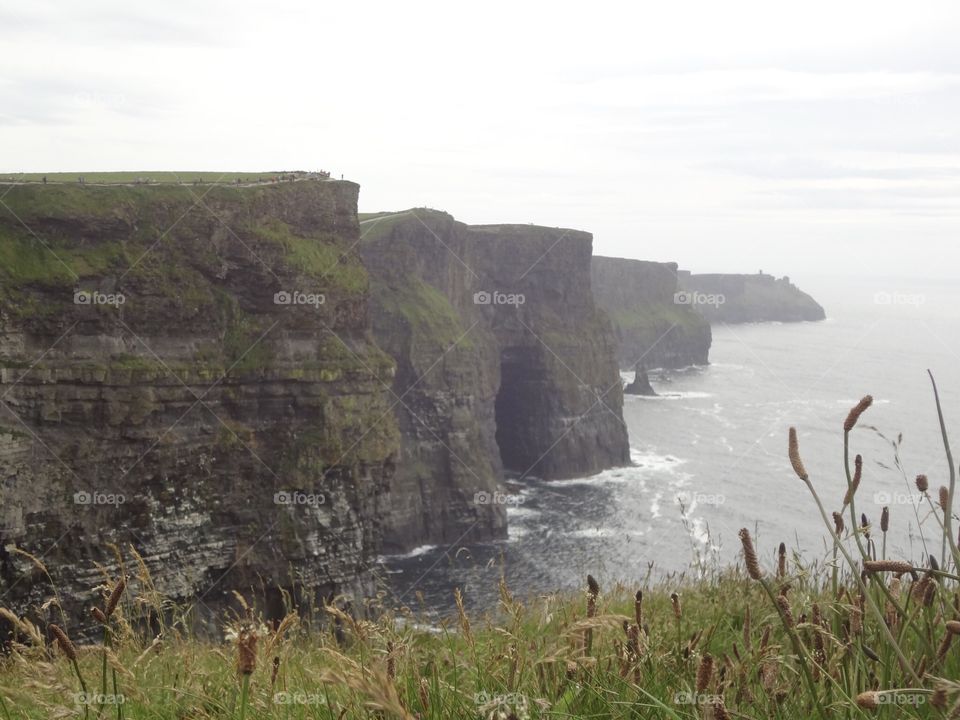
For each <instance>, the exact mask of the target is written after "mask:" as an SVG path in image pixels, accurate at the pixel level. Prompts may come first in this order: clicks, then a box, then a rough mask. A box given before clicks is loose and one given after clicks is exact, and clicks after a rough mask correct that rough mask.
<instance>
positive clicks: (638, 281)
mask: <svg viewBox="0 0 960 720" xmlns="http://www.w3.org/2000/svg"><path fill="white" fill-rule="evenodd" d="M591 276H592V282H593V296H594V297H595V298H596V301H597V305H599V306H600V307H601V308H603V309H604V310H606V312H607V314H608V315H609V316H610V318H611V320H612V321H613V327H614V332H615V334H616V338H617V348H618V349H617V359H618V361H619V364H620V367H621V368H623V369H625V370H628V369H633V368H634V367H635V366H636V365H638V364H642V365H644V366H646V367H648V368H656V367H661V368H678V367H686V366H688V365H704V364H706V363H707V362H708V355H709V352H710V342H711V333H710V325H709V323H708V322H707V321H706V320H704V318H703V317H702V316H701V315H700V314H699V313H698V312H697V311H696V310H695V309H694V308H693V306H692V305H691V304H689V303H687V302H685V296H684V295H683V294H682V293H681V292H680V286H679V282H678V271H677V265H676V263H658V262H647V261H643V260H628V259H624V258H611V257H600V256H597V257H594V258H593V262H592V263H591Z"/></svg>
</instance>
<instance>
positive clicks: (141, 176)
mask: <svg viewBox="0 0 960 720" xmlns="http://www.w3.org/2000/svg"><path fill="white" fill-rule="evenodd" d="M284 174H289V173H283V172H223V171H210V172H201V171H198V170H191V171H185V172H174V171H157V170H147V171H142V172H89V173H87V172H84V173H66V172H57V173H0V183H5V182H15V183H41V184H42V183H43V178H44V177H46V178H47V182H48V183H65V184H71V185H74V184H76V185H79V182H78V178H80V177H81V176H82V177H83V178H84V181H85V182H86V183H88V184H99V183H104V184H111V185H114V184H131V183H137V182H150V183H158V184H166V185H176V184H178V183H194V182H196V183H200V182H202V183H205V184H210V183H221V184H225V185H229V184H230V183H236V181H237V180H238V179H239V180H240V181H241V182H258V181H260V180H263V181H268V180H270V179H271V178H275V177H278V176H280V175H284Z"/></svg>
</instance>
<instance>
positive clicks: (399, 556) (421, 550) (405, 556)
mask: <svg viewBox="0 0 960 720" xmlns="http://www.w3.org/2000/svg"><path fill="white" fill-rule="evenodd" d="M438 547H440V546H439V545H419V546H417V547H415V548H414V549H413V550H410V551H409V552H405V553H396V554H393V555H381V556H380V557H378V558H377V562H379V563H384V562H389V561H390V560H409V559H410V558H415V557H420V556H421V555H426V554H427V553H428V552H430V551H431V550H436V549H437V548H438Z"/></svg>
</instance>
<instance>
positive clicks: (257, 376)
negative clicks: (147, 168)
mask: <svg viewBox="0 0 960 720" xmlns="http://www.w3.org/2000/svg"><path fill="white" fill-rule="evenodd" d="M357 194H358V186H357V185H355V184H353V183H349V182H329V181H328V182H322V181H305V182H296V183H285V184H280V185H271V186H266V187H250V188H247V187H243V188H239V187H238V188H229V187H223V186H217V187H214V186H199V187H194V188H189V187H185V186H155V187H150V188H139V187H132V186H131V187H122V186H119V187H94V186H86V187H80V186H48V187H39V186H18V187H12V188H10V187H8V188H5V189H4V203H5V205H6V206H7V208H9V211H7V210H6V209H4V210H0V397H2V402H0V594H2V595H4V605H8V606H12V607H16V608H27V607H36V606H39V605H40V603H42V602H43V601H45V600H46V599H48V598H49V597H50V596H51V595H52V588H51V587H50V584H49V583H48V582H47V580H46V578H45V576H44V575H43V573H42V572H40V571H39V570H38V569H37V567H35V566H34V564H33V563H32V562H31V561H30V560H29V559H28V558H27V557H25V556H23V555H22V554H19V553H17V552H15V548H19V549H22V550H25V551H27V552H29V553H31V554H33V555H34V556H36V557H37V558H41V559H42V561H43V563H44V564H45V565H46V566H47V567H48V568H50V570H51V574H52V576H53V578H54V582H55V583H56V585H57V589H58V591H59V594H60V597H61V599H62V601H63V604H64V606H65V610H66V611H67V613H68V614H72V615H74V616H75V617H81V616H83V615H85V614H86V613H85V610H86V608H88V607H89V605H90V604H91V603H92V601H93V599H94V597H95V596H94V594H93V588H94V587H95V586H97V585H98V584H100V582H101V580H102V576H101V574H100V572H99V571H98V570H97V567H96V565H97V564H99V565H100V566H101V567H103V568H104V570H105V571H106V572H107V573H109V574H110V575H113V576H116V575H117V574H118V573H119V567H118V563H117V560H116V556H115V553H114V551H113V549H112V547H111V546H115V547H116V548H119V549H120V550H121V551H122V552H123V555H124V557H125V558H126V562H127V563H128V571H130V570H132V571H133V572H136V571H135V564H134V563H133V562H132V559H131V555H132V554H131V552H130V548H131V547H132V548H135V549H136V551H137V552H138V553H139V554H140V555H141V556H142V558H143V563H144V566H143V567H144V568H145V569H146V570H147V571H149V574H150V576H151V577H152V581H153V583H154V584H155V587H156V589H157V590H158V591H159V592H160V593H162V594H164V595H166V596H168V597H170V598H172V599H174V600H193V601H196V608H197V609H198V610H199V611H201V615H203V614H204V612H205V611H207V610H209V614H211V615H212V614H214V613H216V612H217V611H218V610H219V609H220V608H221V607H222V606H223V604H224V603H226V602H227V601H228V600H229V592H230V590H232V589H240V590H244V589H247V590H249V589H250V588H254V589H255V590H254V591H255V592H256V591H259V590H260V589H262V588H264V587H265V588H272V589H270V590H268V596H269V597H268V605H269V603H270V601H271V598H272V602H274V603H275V605H276V606H277V607H274V608H273V610H274V611H275V612H277V611H280V610H281V609H280V607H279V605H280V592H279V590H278V589H279V588H282V589H284V590H287V591H289V592H291V593H292V594H293V596H294V597H295V598H296V599H298V600H300V601H301V602H308V601H310V600H313V601H315V602H319V600H320V599H321V598H322V597H330V596H332V595H333V594H334V593H348V594H351V593H352V594H358V595H359V594H365V593H369V592H370V591H371V590H372V589H373V586H372V582H373V580H372V575H371V572H370V569H371V567H372V565H373V563H374V561H375V555H376V553H377V552H378V550H379V546H380V535H381V527H380V522H379V518H380V517H381V516H382V513H383V510H382V500H383V498H382V496H383V494H384V492H385V488H386V486H387V485H388V484H389V482H390V479H391V477H392V475H393V471H394V464H395V459H396V452H397V448H398V431H397V426H396V422H395V420H394V418H393V415H392V413H391V411H390V401H391V398H390V395H389V385H390V383H391V382H392V376H393V370H394V366H393V362H392V361H391V359H390V358H389V357H388V356H387V355H385V354H384V353H383V352H381V351H380V350H379V349H378V348H377V346H376V344H375V342H374V341H373V339H372V337H371V334H370V320H369V309H368V278H367V274H366V271H365V270H364V268H363V266H362V264H361V261H360V259H359V257H358V255H357V253H356V252H355V251H354V250H352V249H351V248H353V247H354V245H355V243H356V242H357V241H358V239H359V226H358V222H357V216H356V205H357ZM78 292H80V293H87V292H89V293H90V294H82V295H79V296H77V295H76V293H78ZM277 293H287V295H279V296H277V295H276V294H277ZM298 293H299V295H298ZM119 295H122V296H123V298H124V302H123V303H122V304H119V302H118V297H119ZM111 297H112V298H113V303H112V304H111V302H110V298H111ZM311 298H312V300H311ZM268 610H270V608H269V607H268ZM40 619H41V620H42V619H44V618H40Z"/></svg>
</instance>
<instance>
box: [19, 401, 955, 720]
mask: <svg viewBox="0 0 960 720" xmlns="http://www.w3.org/2000/svg"><path fill="white" fill-rule="evenodd" d="M934 397H935V400H936V405H937V410H938V417H939V418H940V423H941V429H942V439H943V444H944V450H945V455H946V458H947V462H948V465H949V467H950V471H949V480H948V482H947V484H945V485H943V487H942V488H939V489H938V490H937V491H936V493H935V494H936V499H935V500H934V499H933V498H931V497H930V482H929V480H928V478H926V477H925V476H920V477H918V478H917V479H916V487H917V489H918V493H921V494H922V497H923V499H924V503H926V506H927V508H928V509H929V515H927V517H926V518H925V519H924V523H923V525H924V527H922V528H921V530H922V531H924V532H926V531H927V530H928V529H929V528H930V527H931V526H934V528H935V529H934V531H933V533H932V534H931V536H929V537H924V546H925V547H928V548H937V549H942V550H941V554H940V558H939V559H938V558H937V557H935V556H933V555H931V556H930V557H929V559H928V560H926V561H925V562H924V563H922V564H920V565H917V564H914V563H912V562H910V561H909V560H908V559H902V558H894V557H887V554H886V534H887V532H889V531H890V526H891V522H892V520H891V517H890V515H889V512H884V513H883V514H882V515H881V520H880V524H879V528H877V527H874V526H873V525H871V523H869V522H868V521H867V519H866V518H865V517H863V516H861V515H858V513H857V496H858V491H859V490H860V488H861V485H863V484H865V482H866V481H865V480H864V479H863V476H862V466H863V460H862V458H859V456H857V458H855V459H854V461H853V462H852V463H851V462H850V455H851V450H852V448H851V445H852V440H851V437H852V433H853V431H854V430H855V428H856V427H857V425H858V423H859V422H860V420H861V417H862V416H863V415H864V414H865V413H867V412H869V408H870V405H871V403H872V400H871V398H869V397H866V398H864V399H863V400H862V401H861V402H860V403H858V404H857V405H856V406H855V407H854V408H853V409H852V410H851V411H850V413H849V415H848V416H847V418H846V420H845V422H844V423H843V426H842V432H843V438H844V452H843V470H842V475H841V477H840V478H839V479H837V480H834V481H832V482H831V481H830V480H827V479H825V480H818V479H817V480H816V486H815V479H814V478H812V477H811V476H810V474H809V473H808V471H807V469H806V466H805V464H804V462H803V457H802V452H801V448H800V446H799V441H798V433H797V432H796V431H795V430H794V429H791V430H790V433H789V435H788V439H787V458H788V460H789V466H790V467H792V468H793V471H794V473H795V474H796V476H797V478H798V479H799V482H801V483H803V484H804V485H805V486H806V487H807V489H808V491H809V493H810V498H811V504H812V507H813V508H814V509H815V510H816V512H817V513H818V514H819V515H820V517H821V518H822V520H823V523H824V528H825V532H826V534H827V536H828V537H829V538H830V545H829V548H828V551H827V555H826V557H825V558H824V560H822V561H814V562H807V563H803V562H801V561H800V560H799V559H798V558H790V557H788V555H787V552H786V547H785V546H784V545H783V544H779V547H770V548H764V547H762V546H760V545H757V544H755V541H754V538H753V537H752V536H751V534H750V532H749V531H748V530H747V529H743V530H741V531H740V542H741V545H742V553H743V564H742V566H737V567H732V568H727V569H715V570H713V571H710V572H708V573H706V574H703V575H700V574H698V576H697V578H696V579H691V580H688V581H685V582H684V583H683V584H682V585H680V586H676V585H672V584H671V582H672V581H671V580H661V581H648V582H647V583H646V584H647V586H645V587H631V586H629V585H627V584H622V583H616V584H612V585H611V586H609V587H604V585H603V582H602V581H603V579H602V578H600V579H599V580H598V579H596V578H594V577H592V576H589V577H587V578H585V594H583V595H577V594H572V595H570V594H568V595H551V596H544V597H538V598H533V599H530V600H521V599H518V598H517V597H516V596H515V595H514V594H513V593H512V592H511V590H510V588H508V587H507V584H506V582H505V581H503V580H501V582H500V602H499V605H498V607H497V608H496V609H495V610H492V611H490V612H488V613H486V614H482V615H474V616H471V615H470V613H469V612H468V610H467V608H466V606H465V602H464V598H463V596H462V594H461V593H460V592H459V590H458V591H457V592H456V593H455V594H454V598H453V599H454V604H455V607H456V613H455V614H454V615H453V616H452V617H451V618H450V619H449V620H447V621H444V622H441V623H439V625H434V626H432V627H427V626H428V625H429V623H428V622H427V618H426V617H425V616H424V615H423V614H422V612H420V611H417V610H414V609H411V608H408V607H401V608H393V607H389V606H385V605H384V604H383V603H379V602H373V603H372V604H371V608H370V609H371V612H370V614H369V615H368V616H367V617H368V618H370V619H365V618H361V617H357V616H356V615H355V614H353V613H351V612H349V611H347V610H346V609H345V608H346V607H347V606H346V605H345V604H342V603H339V602H334V603H332V604H331V605H329V606H327V607H325V608H322V609H321V610H320V614H321V615H322V616H323V618H325V620H326V622H318V620H319V619H320V618H315V617H310V616H309V615H308V614H307V613H305V612H300V611H298V610H297V609H296V608H292V607H291V608H290V612H289V613H288V614H287V615H286V617H284V618H283V619H282V621H281V622H279V623H273V624H267V623H265V622H264V621H263V618H262V617H261V616H260V615H259V614H258V613H257V612H256V610H255V609H254V608H253V607H251V606H250V605H248V604H247V603H246V601H245V600H243V598H239V597H238V603H239V604H240V611H239V612H238V613H237V614H236V615H235V616H234V617H232V618H225V633H226V636H227V637H228V641H229V642H232V643H234V645H235V647H234V648H233V649H231V648H229V647H227V646H225V645H224V644H223V643H220V642H216V641H213V640H210V639H202V638H197V637H195V636H194V635H193V634H192V633H191V632H190V631H189V630H188V628H189V627H190V623H189V622H188V621H187V618H186V615H185V614H183V613H172V614H171V612H170V610H171V608H170V605H169V603H167V602H166V601H165V600H164V599H163V598H162V597H161V596H160V595H159V593H157V591H156V589H155V588H154V586H153V583H152V581H151V579H150V577H149V572H148V571H147V568H146V565H145V564H144V563H143V562H142V561H141V560H140V558H139V556H137V555H136V553H135V552H134V551H133V550H132V548H131V549H130V551H129V552H130V554H131V556H132V557H133V558H134V560H135V561H136V565H137V567H138V568H139V571H138V572H137V574H136V576H135V577H130V578H129V579H127V578H124V577H121V578H120V579H118V580H117V581H115V582H113V583H110V584H109V585H108V587H107V590H109V593H105V598H106V602H105V604H104V607H103V609H100V608H96V609H94V610H93V611H92V615H93V617H94V618H95V619H96V621H97V622H98V623H99V625H100V626H101V627H102V630H103V632H102V641H101V642H99V643H96V644H92V645H83V644H79V645H76V644H74V643H73V642H71V640H70V638H69V637H68V636H67V634H66V630H64V629H62V628H61V627H60V626H59V625H53V624H51V625H50V626H49V628H48V635H49V636H50V637H53V638H55V639H56V643H55V645H53V644H50V645H48V643H47V642H46V641H45V639H44V635H43V633H42V632H41V631H40V629H39V628H38V627H37V626H36V625H35V624H34V623H32V622H31V621H30V620H28V619H26V618H25V617H22V616H17V615H15V614H13V613H12V612H10V611H9V610H4V609H0V619H3V620H4V621H5V622H6V624H7V625H9V626H11V627H12V628H13V632H12V634H11V637H10V643H9V652H8V653H7V654H6V656H5V657H3V658H2V659H0V718H2V720H23V719H25V718H30V719H33V718H37V719H39V718H43V719H44V720H46V719H47V718H78V717H87V718H89V717H97V718H101V717H107V716H108V715H115V716H116V717H117V718H118V720H123V718H125V717H126V718H131V719H133V718H145V719H157V720H159V719H166V718H169V719H170V720H174V719H176V720H186V719H188V718H190V719H202V718H210V719H213V718H230V719H234V718H239V719H241V720H248V719H249V720H261V719H264V720H265V719H268V718H269V719H276V720H307V719H311V720H312V719H321V718H322V719H325V720H326V719H329V720H343V719H344V718H402V719H405V720H409V719H412V718H420V719H422V720H441V719H443V720H447V719H448V718H497V719H501V720H509V719H511V718H514V719H517V720H519V719H521V718H618V719H619V718H624V719H626V718H691V719H692V718H698V719H700V718H704V719H713V720H724V719H725V718H784V719H788V718H789V719H790V720H794V719H799V718H824V719H826V718H862V717H880V718H927V717H960V684H957V682H956V681H957V679H958V673H960V647H958V646H960V642H957V636H958V635H960V592H958V590H960V586H958V582H960V563H958V556H960V554H958V551H957V543H956V539H955V538H954V537H953V534H954V517H953V512H952V507H953V496H954V490H955V469H954V465H953V458H952V454H951V451H950V446H949V442H948V440H947V432H946V428H945V426H944V424H943V417H942V412H941V411H940V400H939V396H938V394H937V391H936V386H934ZM795 482H796V481H795ZM821 493H822V494H823V497H827V498H833V499H834V500H835V501H836V505H834V507H835V508H837V509H836V510H829V511H828V507H829V505H828V504H827V503H825V501H824V500H823V497H821ZM828 502H829V501H828ZM916 517H917V518H918V519H921V516H920V515H919V513H918V515H917V516H916ZM894 520H895V518H894ZM938 541H939V542H938ZM625 551H626V550H625ZM767 556H771V557H775V558H776V560H775V562H774V563H773V564H772V567H771V569H767V568H765V567H764V564H763V562H762V561H761V558H763V557H767ZM147 609H149V610H151V612H152V613H153V614H154V616H155V617H158V618H161V620H162V619H163V618H170V617H174V618H176V619H175V620H172V621H170V622H167V623H164V624H163V626H162V628H161V632H160V633H159V634H151V633H148V632H146V631H144V630H137V629H135V628H134V627H133V625H132V624H131V622H130V620H131V619H132V618H133V617H134V616H136V615H142V614H143V613H144V612H145V611H146V610H147ZM91 678H96V679H98V680H99V693H98V695H99V697H95V696H91V695H90V694H89V693H88V692H87V680H89V679H91ZM108 681H109V682H108ZM78 688H79V691H80V693H82V697H81V695H80V694H79V693H78ZM81 700H82V701H81Z"/></svg>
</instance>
